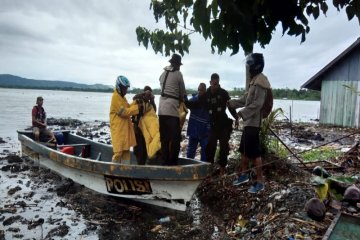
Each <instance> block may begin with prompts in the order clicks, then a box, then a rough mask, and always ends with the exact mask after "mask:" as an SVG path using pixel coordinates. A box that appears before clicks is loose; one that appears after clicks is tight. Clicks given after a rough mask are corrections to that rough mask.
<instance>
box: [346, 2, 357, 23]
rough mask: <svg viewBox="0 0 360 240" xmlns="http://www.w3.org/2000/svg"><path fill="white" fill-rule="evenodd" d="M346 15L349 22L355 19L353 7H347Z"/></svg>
mask: <svg viewBox="0 0 360 240" xmlns="http://www.w3.org/2000/svg"><path fill="white" fill-rule="evenodd" d="M346 14H347V16H348V19H349V21H350V20H351V19H353V17H354V16H355V13H354V10H353V8H352V7H351V6H347V7H346Z"/></svg>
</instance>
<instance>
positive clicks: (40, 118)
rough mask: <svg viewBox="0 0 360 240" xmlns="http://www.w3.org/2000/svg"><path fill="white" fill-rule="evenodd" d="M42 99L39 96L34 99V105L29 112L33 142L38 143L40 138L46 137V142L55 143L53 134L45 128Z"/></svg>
mask: <svg viewBox="0 0 360 240" xmlns="http://www.w3.org/2000/svg"><path fill="white" fill-rule="evenodd" d="M43 103H44V99H43V98H42V97H41V96H39V97H37V98H36V105H35V106H34V107H33V109H32V111H31V120H32V130H33V135H34V138H35V141H40V136H41V137H44V136H46V137H48V139H50V140H48V142H52V143H56V138H55V136H54V133H53V132H52V131H51V130H50V129H48V128H47V123H46V112H45V110H44V108H43Z"/></svg>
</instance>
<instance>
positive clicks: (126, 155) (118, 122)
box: [110, 76, 139, 164]
mask: <svg viewBox="0 0 360 240" xmlns="http://www.w3.org/2000/svg"><path fill="white" fill-rule="evenodd" d="M129 87H130V82H129V80H128V79H127V78H126V77H124V76H119V77H117V79H116V84H115V89H114V93H113V95H112V99H111V106H110V132H111V141H112V145H113V157H112V161H113V162H117V163H120V162H121V163H124V164H130V148H131V147H133V146H136V138H135V133H134V127H133V124H132V122H131V118H130V117H131V116H132V115H137V114H139V106H138V104H137V103H136V101H135V102H132V103H131V104H129V103H128V101H127V100H126V98H125V95H126V93H127V89H128V88H129Z"/></svg>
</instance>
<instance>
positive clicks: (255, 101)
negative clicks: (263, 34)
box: [228, 53, 271, 193]
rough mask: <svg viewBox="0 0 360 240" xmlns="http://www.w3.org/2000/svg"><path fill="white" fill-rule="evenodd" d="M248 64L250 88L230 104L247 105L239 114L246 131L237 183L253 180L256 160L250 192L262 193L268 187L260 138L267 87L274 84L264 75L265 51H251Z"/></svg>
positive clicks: (233, 105)
mask: <svg viewBox="0 0 360 240" xmlns="http://www.w3.org/2000/svg"><path fill="white" fill-rule="evenodd" d="M246 64H247V65H248V66H249V72H250V78H251V81H250V86H249V90H248V92H247V93H246V94H245V95H244V96H243V97H241V98H240V99H238V100H230V101H229V103H228V104H229V106H230V107H233V108H239V107H243V108H242V109H240V111H239V112H238V116H239V117H241V118H242V119H243V121H244V123H243V125H244V130H243V134H242V136H241V142H240V153H241V166H240V176H238V177H237V178H236V180H235V181H234V182H233V185H235V186H237V185H240V184H243V183H246V182H248V181H249V173H248V170H249V162H250V161H252V162H253V163H255V170H256V181H255V182H254V184H253V185H252V186H251V187H250V189H249V190H248V192H250V193H258V192H259V191H262V190H264V180H263V173H262V160H261V148H260V137H259V133H260V127H261V121H262V113H261V109H262V107H263V105H264V101H265V97H266V92H267V89H270V88H271V86H270V83H269V81H268V79H267V77H266V76H265V75H264V74H262V71H263V69H264V57H263V55H262V54H260V53H252V54H250V55H249V56H248V57H247V58H246Z"/></svg>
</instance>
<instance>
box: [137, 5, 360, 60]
mask: <svg viewBox="0 0 360 240" xmlns="http://www.w3.org/2000/svg"><path fill="white" fill-rule="evenodd" d="M332 4H333V6H334V7H335V8H336V9H337V10H338V11H340V10H342V9H345V10H346V14H347V16H348V20H349V21H350V20H352V19H353V18H354V17H357V18H358V21H359V24H360V0H333V1H332ZM150 9H152V10H153V14H154V17H155V19H156V21H157V22H158V21H159V20H160V19H162V18H164V20H165V24H166V29H167V30H166V31H164V30H162V29H155V30H148V29H146V28H144V27H141V26H139V27H137V28H136V34H137V40H138V42H139V44H143V45H144V46H145V47H146V48H148V46H149V43H150V44H151V46H152V48H153V50H154V51H155V53H159V52H160V53H162V54H165V55H166V56H168V55H170V54H171V52H175V51H177V52H179V53H180V54H181V55H184V52H187V53H189V46H190V44H191V41H190V38H189V35H190V34H192V33H195V32H197V33H200V34H202V36H203V37H204V39H205V40H206V39H210V40H211V50H212V53H215V51H216V50H217V52H218V54H222V53H224V52H225V51H226V50H227V49H229V50H231V51H232V53H231V55H234V54H237V53H238V52H239V49H240V47H241V48H242V49H243V50H244V53H245V54H247V53H250V52H252V50H253V46H254V44H255V43H259V44H260V46H261V47H265V45H267V44H269V43H270V41H271V38H272V34H273V32H274V31H275V29H276V26H277V25H281V27H282V33H283V35H284V34H288V35H290V36H296V37H298V36H300V37H301V42H304V41H305V39H306V34H307V33H309V31H310V26H309V21H308V18H309V17H314V19H317V18H318V17H319V15H320V14H324V15H326V12H327V10H328V4H327V1H326V0H213V1H207V0H195V1H193V0H163V1H155V0H152V1H151V4H150ZM190 14H191V16H190ZM188 25H190V26H189V27H188Z"/></svg>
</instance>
